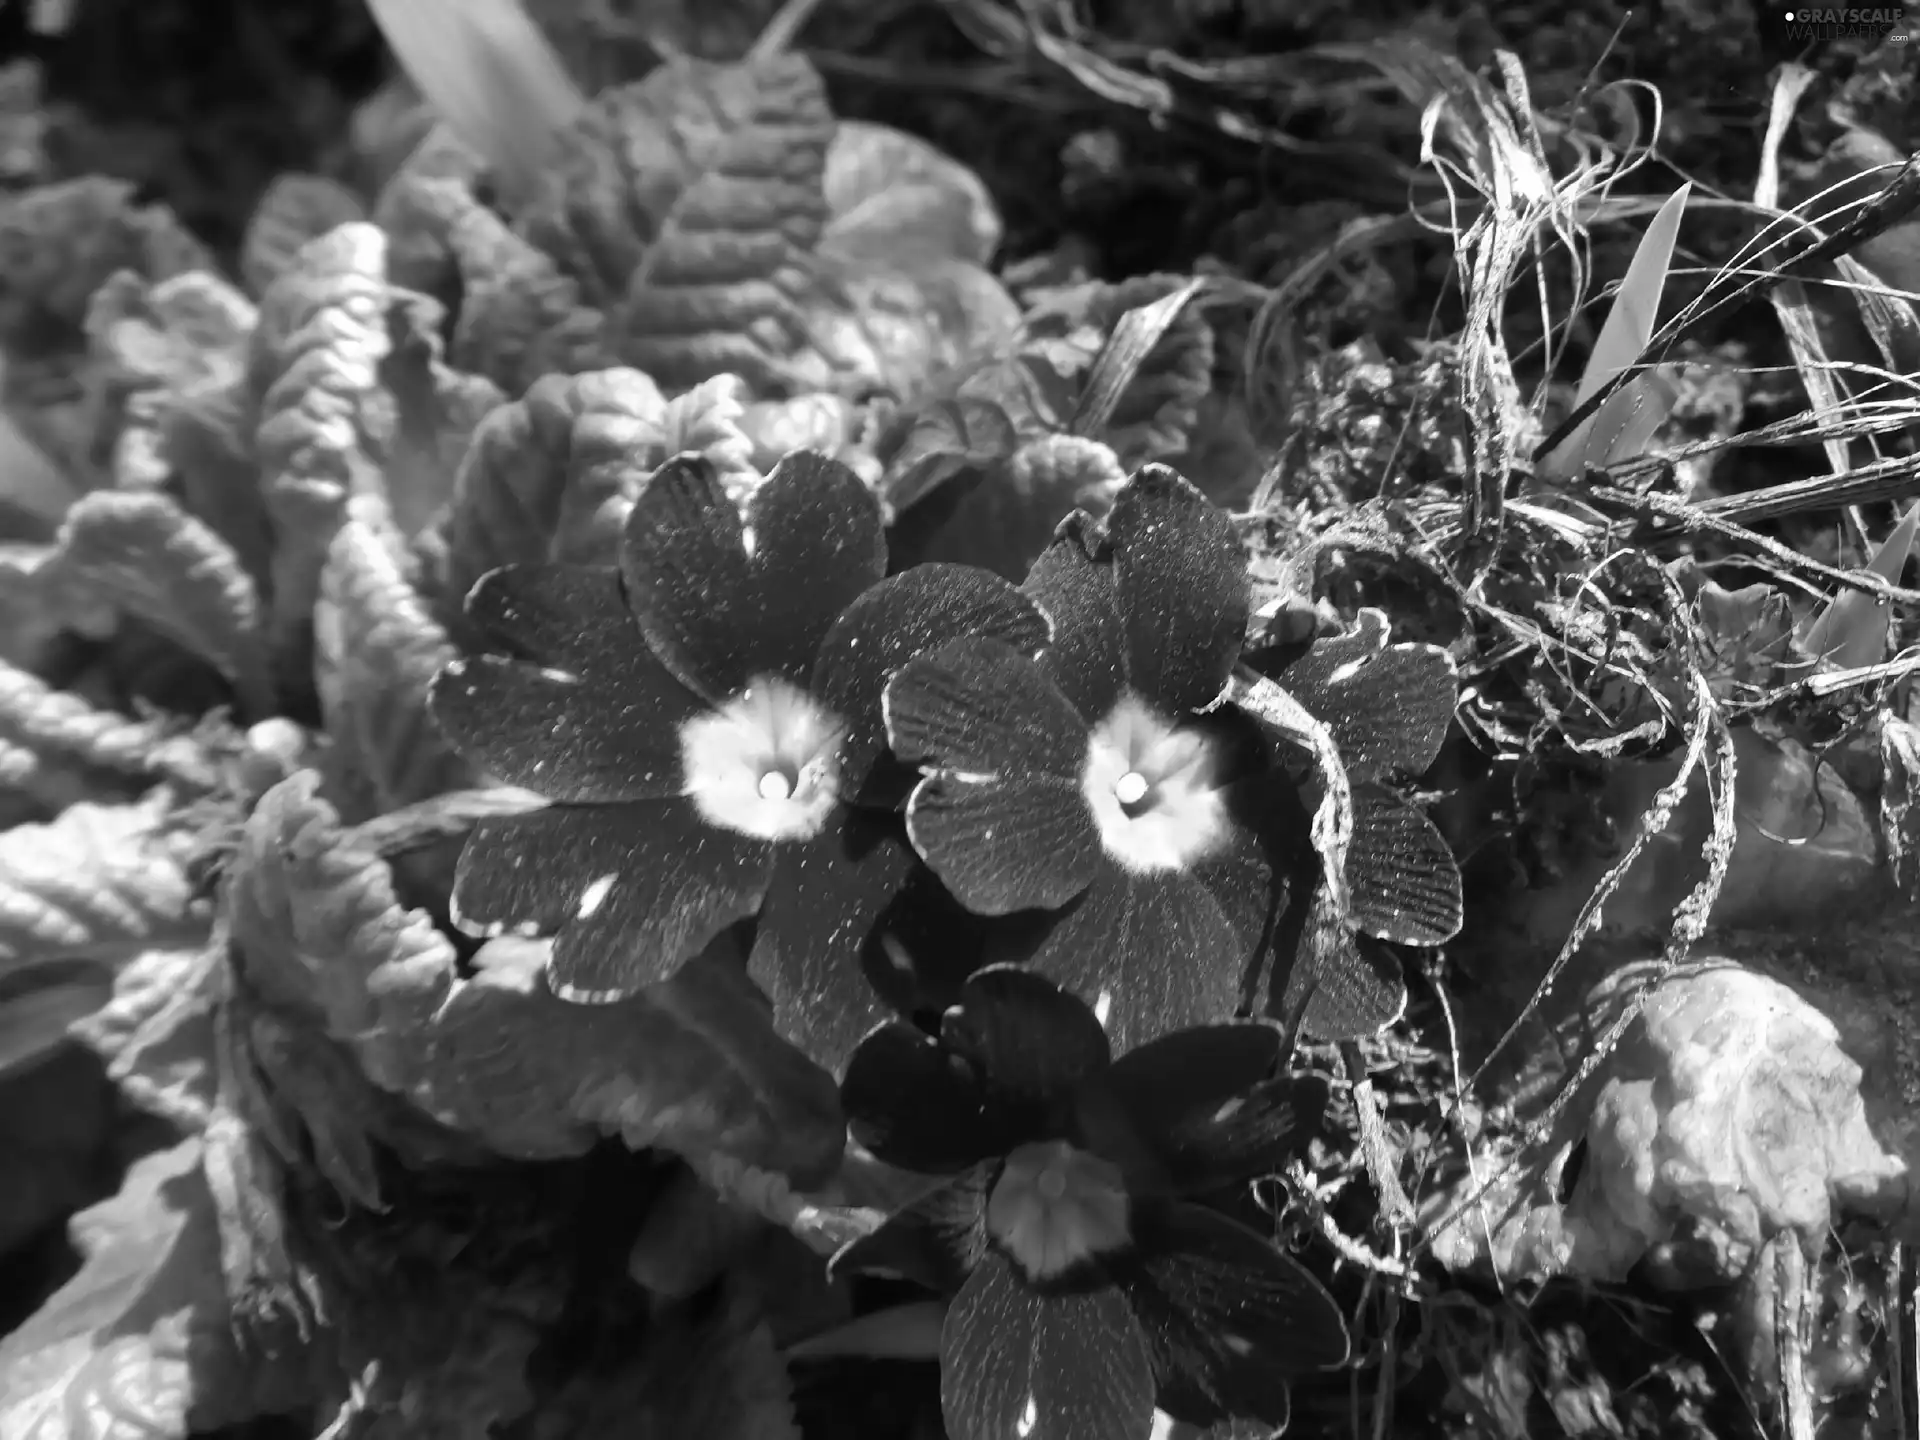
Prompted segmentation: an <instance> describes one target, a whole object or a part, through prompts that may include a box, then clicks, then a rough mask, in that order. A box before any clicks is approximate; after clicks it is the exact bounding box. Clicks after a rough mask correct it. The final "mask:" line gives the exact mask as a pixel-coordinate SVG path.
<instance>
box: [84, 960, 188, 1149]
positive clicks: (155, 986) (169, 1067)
mask: <svg viewBox="0 0 1920 1440" xmlns="http://www.w3.org/2000/svg"><path fill="white" fill-rule="evenodd" d="M223 958H224V957H222V956H221V955H220V953H219V951H218V950H217V949H216V948H215V947H214V946H212V945H210V944H209V943H208V941H207V937H206V936H204V935H202V936H199V937H197V938H196V939H195V940H194V941H193V942H191V943H188V944H184V945H162V946H154V947H152V948H150V949H147V950H143V951H141V952H140V953H139V954H138V955H136V956H135V957H134V958H133V959H132V960H130V961H128V962H127V963H126V964H125V965H122V966H121V967H120V970H119V972H118V973H117V974H116V975H115V976H114V977H113V988H112V995H111V998H109V999H108V1000H107V1001H106V1003H105V1004H102V1005H100V1006H98V1007H96V1008H95V1009H94V1010H93V1011H92V1012H91V1013H90V1014H88V1015H87V1016H85V1017H84V1018H81V1019H77V1020H76V1021H75V1023H74V1024H73V1027H72V1034H73V1038H74V1039H76V1040H78V1041H80V1042H81V1043H82V1044H84V1045H85V1046H86V1047H87V1048H88V1049H89V1050H92V1051H93V1052H94V1053H95V1054H96V1055H98V1056H100V1058H101V1059H103V1060H105V1061H106V1062H107V1077H108V1078H109V1079H110V1080H112V1081H113V1083H114V1084H115V1085H116V1086H117V1087H118V1088H119V1091H120V1094H121V1095H122V1096H124V1097H125V1098H126V1099H127V1100H129V1101H131V1102H132V1103H133V1104H135V1105H137V1106H138V1107H139V1108H140V1109H142V1110H144V1111H146V1112H147V1113H148V1114H150V1115H158V1116H160V1117H161V1118H162V1119H165V1120H170V1121H172V1122H173V1123H174V1124H175V1125H177V1126H179V1127H180V1128H181V1129H182V1130H183V1131H188V1132H194V1131H199V1130H203V1129H205V1128H206V1126H207V1123H208V1121H209V1120H210V1119H211V1118H212V1116H213V1107H214V1100H215V1094H216V1091H217V1089H218V1077H217V1076H216V1074H215V1071H214V1009H215V1006H216V1004H217V1002H218V999H219V993H220V992H219V985H218V980H219V978H220V977H219V976H218V975H217V973H216V970H217V967H218V965H219V964H220V963H221V962H222V960H223Z"/></svg>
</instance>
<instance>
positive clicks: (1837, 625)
mask: <svg viewBox="0 0 1920 1440" xmlns="http://www.w3.org/2000/svg"><path fill="white" fill-rule="evenodd" d="M1917 526H1920V505H1914V506H1913V507H1911V508H1910V509H1909V510H1908V511H1907V513H1906V516H1905V518H1904V519H1902V520H1901V521H1900V523H1899V524H1898V525H1896V526H1894V529H1893V534H1891V535H1889V536H1888V537H1887V538H1886V541H1885V543H1883V544H1882V545H1881V546H1880V548H1879V549H1878V550H1876V551H1874V553H1873V559H1871V560H1869V561H1868V562H1867V569H1868V570H1869V571H1871V572H1872V573H1873V574H1875V575H1878V576H1879V577H1880V578H1881V579H1882V580H1884V581H1886V582H1887V584H1889V585H1898V584H1899V583H1900V572H1901V571H1903V570H1905V569H1906V568H1907V557H1908V556H1909V555H1911V554H1912V553H1913V536H1914V530H1915V528H1916V527H1917ZM1891 616H1892V606H1891V604H1890V603H1889V602H1888V601H1887V600H1886V599H1885V598H1883V597H1881V596H1878V595H1864V594H1862V593H1861V592H1860V591H1858V590H1848V591H1846V592H1844V593H1842V594H1839V595H1836V596H1834V597H1833V599H1831V600H1829V601H1828V602H1827V604H1826V605H1825V606H1824V607H1823V608H1822V609H1821V610H1820V612H1819V613H1818V614H1817V615H1815V616H1814V617H1813V619H1812V620H1811V621H1809V622H1808V624H1807V626H1806V628H1805V629H1804V630H1803V631H1802V632H1801V636H1800V648H1801V649H1802V650H1805V651H1806V652H1807V653H1808V654H1809V655H1812V656H1814V657H1816V658H1817V659H1821V660H1825V661H1827V662H1829V663H1831V664H1833V665H1837V666H1839V667H1840V668H1841V669H1843V670H1853V669H1857V668H1858V667H1860V666H1862V665H1878V664H1879V663H1880V662H1881V661H1882V660H1884V659H1886V658H1887V622H1888V621H1889V619H1891Z"/></svg>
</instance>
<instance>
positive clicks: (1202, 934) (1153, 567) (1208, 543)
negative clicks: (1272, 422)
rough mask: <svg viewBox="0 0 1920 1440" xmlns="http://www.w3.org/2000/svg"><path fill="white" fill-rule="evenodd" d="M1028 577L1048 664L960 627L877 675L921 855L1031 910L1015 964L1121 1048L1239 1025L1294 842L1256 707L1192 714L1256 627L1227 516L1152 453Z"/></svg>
mask: <svg viewBox="0 0 1920 1440" xmlns="http://www.w3.org/2000/svg"><path fill="white" fill-rule="evenodd" d="M1024 589H1025V590H1026V592H1027V593H1028V594H1030V595H1031V596H1033V598H1034V599H1035V600H1037V601H1038V602H1039V604H1040V606H1041V608H1042V609H1043V610H1045V611H1046V612H1047V614H1048V616H1049V617H1050V618H1051V620H1052V622H1053V639H1052V642H1051V644H1050V645H1049V646H1048V647H1047V649H1046V650H1045V651H1044V652H1042V653H1041V655H1040V656H1038V657H1037V658H1035V657H1032V656H1029V655H1026V654H1023V653H1021V652H1020V651H1019V650H1017V649H1016V648H1014V647H1011V646H1008V645H1006V644H1004V643H1002V642H1001V641H999V640H998V639H996V638H995V637H991V636H976V637H970V638H965V639H958V640H954V641H951V642H949V643H947V644H945V645H942V646H941V647H939V648H938V649H934V650H930V651H928V652H927V653H926V654H923V655H922V656H920V657H919V658H918V659H916V660H913V661H911V662H909V663H908V664H906V665H905V666H903V667H902V668H901V669H900V671H899V672H898V673H897V674H896V675H895V676H894V677H893V679H892V681H891V682H890V683H889V684H888V686H887V690H886V717H887V733H888V735H889V737H890V739H891V740H892V743H893V747H894V750H895V752H896V753H897V754H898V755H899V756H900V757H901V758H902V759H904V760H908V761H912V762H915V763H917V764H919V765H920V766H921V768H922V770H923V772H924V778H923V779H922V780H921V782H920V784H919V786H918V787H917V788H916V789H915V791H914V793H913V796H912V799H911V801H910V802H909V805H908V810H907V828H908V833H909V834H910V835H911V836H912V838H913V843H914V846H915V848H916V849H918V850H919V852H920V854H921V855H922V856H924V857H925V859H926V861H927V863H928V865H929V866H931V867H932V869H933V870H934V871H935V873H937V874H938V875H939V876H940V878H941V879H942V880H943V881H944V882H945V883H946V885H947V887H948V889H949V890H951V891H952V892H953V894H954V896H955V897H956V898H957V899H958V900H959V901H960V902H961V903H962V904H963V905H966V906H967V907H968V908H969V909H972V910H974V911H977V912H979V913H981V914H984V915H1014V914H1019V913H1020V912H1028V913H1027V915H1026V917H1025V918H1026V920H1027V921H1030V922H1031V923H1022V924H1017V925H1010V926H1008V927H1006V929H1005V931H1004V932H1003V937H1004V939H1005V941H1006V943H1008V944H1009V945H1010V946H1012V947H1013V948H1012V949H1011V950H1010V951H1009V952H1008V958H1018V959H1022V960H1025V961H1027V962H1029V963H1031V964H1032V965H1033V966H1034V967H1035V968H1036V969H1038V970H1040V971H1042V972H1043V973H1045V974H1047V975H1049V976H1051V977H1053V978H1054V979H1055V980H1057V981H1059V982H1060V983H1061V984H1063V985H1065V986H1067V987H1068V988H1069V989H1071V990H1073V991H1074V992H1076V993H1077V994H1079V995H1081V996H1082V997H1083V998H1085V999H1087V1000H1089V1001H1090V1002H1092V1003H1093V1004H1094V1007H1095V1010H1096V1012H1097V1013H1099V1014H1100V1016H1101V1018H1102V1020H1103V1021H1104V1022H1105V1023H1106V1025H1107V1028H1108V1031H1109V1033H1110V1034H1111V1035H1112V1036H1113V1039H1114V1043H1115V1044H1116V1045H1118V1046H1120V1047H1122V1048H1125V1047H1127V1046H1130V1045H1134V1044H1138V1043H1140V1042H1141V1041H1143V1040H1147V1039H1150V1038H1152V1037H1153V1036H1154V1035H1156V1034H1158V1033H1161V1032H1162V1031H1164V1030H1168V1029H1172V1028H1177V1027H1180V1026H1183V1025H1190V1024H1195V1023H1199V1022H1202V1021H1207V1020H1215V1019H1221V1018H1224V1017H1226V1016H1229V1015H1231V1014H1233V1013H1234V1012H1235V1010H1236V1008H1237V1007H1238V1006H1239V1004H1240V1002H1241V1000H1242V997H1243V991H1244V990H1245V989H1246V987H1247V984H1248V981H1249V979H1250V978H1252V974H1253V972H1255V971H1256V970H1257V967H1258V965H1259V962H1260V961H1261V960H1262V959H1263V958H1264V955H1265V952H1266V950H1267V947H1268V946H1269V944H1270V942H1271V938H1272V934H1273V921H1274V918H1275V915H1276V913H1277V912H1278V910H1279V909H1280V907H1281V904H1282V902H1283V901H1284V899H1285V895H1286V888H1287V886H1286V875H1285V866H1286V863H1287V862H1286V861H1285V860H1283V859H1278V858H1277V857H1278V856H1279V854H1280V850H1279V846H1283V845H1285V844H1287V843H1289V842H1290V841H1294V842H1297V840H1298V838H1299V837H1298V836H1285V837H1280V839H1279V842H1278V845H1276V842H1275V839H1274V837H1273V836H1270V835H1268V834H1264V833H1262V829H1261V827H1262V825H1263V824H1266V823H1269V822H1271V821H1272V820H1274V819H1276V818H1279V817H1280V815H1281V813H1282V812H1280V811H1278V810H1275V809H1274V807H1272V806H1270V805H1266V804H1263V803H1262V802H1263V801H1265V800H1267V799H1269V798H1270V796H1269V795H1267V794H1266V793H1264V792H1265V789H1266V787H1268V786H1269V784H1270V781H1271V778H1272V777H1271V775H1270V773H1269V771H1268V769H1267V767H1266V766H1265V764H1264V760H1265V750H1264V748H1263V747H1262V746H1261V745H1260V743H1259V742H1258V739H1257V737H1256V736H1255V735H1253V734H1252V733H1251V732H1252V727H1251V726H1250V725H1249V724H1248V723H1247V722H1246V721H1245V720H1244V717H1241V716H1240V715H1239V714H1238V713H1237V712H1232V711H1228V712H1227V713H1224V714H1215V715H1203V714H1200V713H1198V712H1201V711H1205V710H1207V709H1208V708H1209V707H1211V706H1213V705H1214V703H1215V702H1216V701H1217V700H1218V699H1219V697H1220V695H1221V693H1222V691H1223V690H1224V688H1225V687H1226V684H1227V680H1228V677H1229V675H1230V674H1231V673H1232V671H1233V668H1234V665H1235V663H1236V662H1237V661H1238V659H1239V656H1240V646H1241V642H1242V639H1243V636H1244V633H1245V630H1246V625H1247V618H1248V603H1249V593H1248V592H1249V586H1248V579H1247V565H1246V556H1245V553H1244V552H1243V550H1242V548H1241V546H1240V542H1239V540H1238V538H1237V537H1236V535H1235V533H1234V529H1233V525H1232V522H1231V521H1230V520H1229V519H1228V517H1227V516H1226V515H1225V514H1224V513H1223V512H1222V511H1220V510H1219V509H1217V508H1216V507H1215V506H1213V505H1212V504H1211V503H1209V502H1208V501H1207V499H1206V498H1205V497H1204V496H1202V495H1201V494H1200V492H1199V491H1198V490H1196V489H1194V487H1193V486H1192V485H1190V484H1188V483H1187V482H1186V481H1185V480H1183V479H1182V478H1181V477H1180V476H1178V475H1177V474H1175V473H1174V472H1173V471H1171V470H1169V469H1167V468H1165V467H1164V466H1158V465H1150V466H1147V467H1145V468H1143V469H1142V470H1140V471H1139V472H1138V473H1137V474H1136V475H1134V477H1133V478H1132V479H1131V480H1129V481H1128V482H1127V484H1126V485H1125V486H1124V487H1123V488H1122V489H1121V490H1120V492H1119V494H1118V496H1117V497H1116V499H1115V501H1114V505H1113V509H1112V512H1111V514H1110V515H1109V517H1108V519H1107V522H1106V525H1105V526H1104V528H1099V527H1096V526H1095V525H1094V522H1093V521H1092V520H1091V519H1090V518H1089V517H1088V516H1086V515H1085V514H1084V513H1083V512H1076V514H1075V515H1074V516H1073V517H1071V518H1070V519H1069V520H1068V522H1067V523H1066V524H1064V525H1063V526H1062V528H1061V533H1060V535H1059V537H1058V538H1057V539H1056V540H1055V542H1054V543H1053V545H1052V546H1051V547H1049V549H1048V550H1047V551H1046V553H1045V554H1043V555H1042V556H1041V558H1040V559H1039V561H1038V562H1037V563H1036V564H1035V565H1034V567H1033V570H1032V572H1031V574H1030V575H1029V576H1028V578H1027V582H1026V585H1025V586H1024ZM1284 813H1285V815H1286V816H1288V817H1291V816H1292V815H1294V814H1297V811H1286V812H1284Z"/></svg>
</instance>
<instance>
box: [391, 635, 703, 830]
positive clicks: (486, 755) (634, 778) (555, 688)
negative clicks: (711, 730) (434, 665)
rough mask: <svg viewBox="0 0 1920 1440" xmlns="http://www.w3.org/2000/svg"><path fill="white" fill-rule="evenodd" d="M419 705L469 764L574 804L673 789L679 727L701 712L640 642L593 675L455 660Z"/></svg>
mask: <svg viewBox="0 0 1920 1440" xmlns="http://www.w3.org/2000/svg"><path fill="white" fill-rule="evenodd" d="M635 639H636V640H637V639H638V637H637V636H636V637H635ZM427 703H428V706H429V707H430V708H431V710H432V712H433V718H434V719H435V721H437V722H438V723H439V725H440V728H441V729H442V730H444V731H445V732H446V734H447V738H448V739H450V740H452V741H453V743H454V745H455V746H456V747H457V748H458V749H459V751H460V753H461V754H462V755H464V756H465V757H466V758H467V759H468V760H470V761H472V762H473V763H474V764H476V765H478V766H480V767H481V768H483V769H485V770H487V771H488V772H489V773H491V774H493V775H494V776H496V777H498V778H499V779H500V780H503V781H505V782H506V783H507V784H509V785H520V786H524V787H525V788H527V789H529V790H532V791H534V792H535V793H537V794H540V795H544V796H546V797H547V798H548V799H549V800H560V801H569V802H574V803H581V802H590V801H619V800H646V799H660V798H663V797H665V796H669V795H677V794H678V793H679V792H680V788H681V772H680V725H681V723H682V722H683V721H685V720H687V719H688V718H690V717H691V716H692V715H693V714H695V713H696V712H697V711H700V710H703V709H704V708H705V706H704V705H703V704H702V702H701V700H700V699H699V697H698V696H696V695H694V693H693V692H692V691H690V690H688V689H687V688H686V687H685V686H684V685H682V684H681V683H680V682H679V681H678V680H676V679H674V678H673V676H671V675H669V674H668V673H667V672H666V670H665V669H663V668H662V667H661V666H659V665H657V664H655V663H654V660H653V657H652V656H651V655H649V654H648V653H647V651H646V647H645V646H644V645H639V644H635V645H634V647H633V650H632V652H631V654H630V656H629V658H628V661H627V663H626V664H625V665H624V666H610V667H606V668H601V669H596V670H595V671H594V672H593V673H591V674H587V673H582V672H578V671H576V672H569V671H566V670H558V669H550V668H548V667H546V666H544V665H534V664H530V663H528V662H526V661H524V660H507V659H503V658H501V657H500V656H497V655H478V656H475V657H473V658H472V659H469V660H456V661H454V662H452V663H451V664H449V665H447V666H445V667H444V668H443V669H442V670H441V671H440V673H439V674H438V675H436V676H434V678H433V684H432V686H431V687H430V688H429V689H428V692H427Z"/></svg>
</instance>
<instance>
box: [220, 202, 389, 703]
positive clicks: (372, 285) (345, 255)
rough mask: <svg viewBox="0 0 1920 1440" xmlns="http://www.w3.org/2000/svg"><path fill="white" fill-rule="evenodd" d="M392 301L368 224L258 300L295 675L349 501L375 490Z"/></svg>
mask: <svg viewBox="0 0 1920 1440" xmlns="http://www.w3.org/2000/svg"><path fill="white" fill-rule="evenodd" d="M389 300H390V292H389V289H388V286H387V283H386V239H385V237H384V236H383V235H382V234H381V233H380V232H379V231H378V230H376V229H374V228H373V226H371V225H362V224H353V225H342V226H340V227H339V228H338V229H337V230H334V231H332V232H330V233H329V234H326V235H323V236H321V237H320V238H319V239H318V240H314V241H312V242H310V243H309V244H307V245H306V246H304V247H303V248H302V249H301V250H300V252H299V253H298V254H297V255H296V256H295V257H294V261H293V264H292V266H291V267H290V268H289V269H288V270H287V271H286V272H285V273H284V274H282V275H281V276H280V278H279V279H278V280H276V281H275V282H274V283H273V284H272V285H271V286H269V287H268V288H267V292H266V294H264V295H263V296H262V297H261V299H260V323H259V328H258V329H257V330H256V331H255V332H254V340H253V356H252V363H251V365H250V367H249V380H250V385H251V388H252V393H253V395H254V398H255V414H256V416H257V421H256V423H255V425H254V427H253V429H254V450H255V454H256V456H257V459H258V463H259V468H260V475H261V484H262V491H261V493H262V496H263V498H264V499H265V501H266V507H267V513H268V515H269V516H270V517H271V520H272V523H273V532H274V542H275V544H274V552H273V584H272V595H273V612H272V616H271V620H270V625H269V633H270V635H271V637H272V640H273V642H274V648H275V649H276V650H277V651H279V652H281V655H282V663H283V664H285V665H287V666H289V667H290V668H291V669H292V670H294V671H296V672H298V673H304V672H305V669H306V663H305V659H306V657H305V649H306V645H305V637H306V635H307V629H308V625H309V622H310V620H311V618H312V615H313V606H314V601H315V600H316V599H317V598H318V595H319V587H320V568H321V566H322V565H323V564H324V563H325V562H326V555H327V547H328V546H329V545H331V544H332V543H333V534H334V531H335V530H337V529H338V528H339V526H340V522H341V519H342V516H343V514H344V507H345V505H346V501H347V496H348V495H350V494H355V493H364V492H370V491H374V490H376V489H377V488H378V486H379V484H380V480H379V475H378V470H377V466H376V464H375V462H374V460H373V459H372V458H371V457H370V456H369V455H368V454H367V452H366V447H365V434H364V426H365V421H366V417H367V415H368V413H369V411H370V410H372V409H374V408H375V407H376V404H377V400H376V392H377V390H378V388H379V375H380V364H381V362H382V361H383V360H384V359H386V356H387V352H388V348H389V344H390V341H389V336H388V329H387V312H388V306H389Z"/></svg>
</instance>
